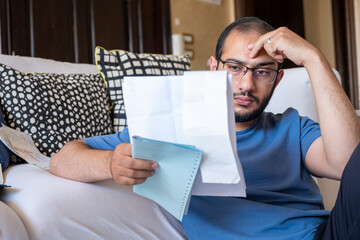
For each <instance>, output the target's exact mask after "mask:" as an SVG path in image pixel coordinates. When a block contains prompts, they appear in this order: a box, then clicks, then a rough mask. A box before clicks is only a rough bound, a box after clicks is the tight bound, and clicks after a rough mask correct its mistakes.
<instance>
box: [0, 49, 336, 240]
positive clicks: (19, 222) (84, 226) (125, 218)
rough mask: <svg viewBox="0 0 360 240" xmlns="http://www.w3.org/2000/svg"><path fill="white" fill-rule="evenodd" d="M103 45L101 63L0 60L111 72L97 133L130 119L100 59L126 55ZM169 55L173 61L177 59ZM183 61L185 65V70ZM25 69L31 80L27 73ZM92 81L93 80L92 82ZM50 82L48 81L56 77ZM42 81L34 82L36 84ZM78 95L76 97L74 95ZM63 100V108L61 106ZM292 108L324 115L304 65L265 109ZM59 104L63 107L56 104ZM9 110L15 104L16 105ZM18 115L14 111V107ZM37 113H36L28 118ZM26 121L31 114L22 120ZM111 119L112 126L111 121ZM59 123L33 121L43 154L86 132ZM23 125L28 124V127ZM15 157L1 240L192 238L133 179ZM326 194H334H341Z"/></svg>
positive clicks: (41, 68) (28, 66) (4, 193)
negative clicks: (58, 169) (129, 182)
mask: <svg viewBox="0 0 360 240" xmlns="http://www.w3.org/2000/svg"><path fill="white" fill-rule="evenodd" d="M97 50H98V52H99V55H98V58H97V62H96V64H75V63H66V62H60V61H54V60H50V59H42V58H35V57H20V56H8V55H0V63H1V64H3V65H6V66H10V67H11V68H12V69H15V70H18V71H19V72H21V73H26V72H38V73H44V74H45V80H46V81H49V80H48V78H49V76H48V75H46V73H54V74H60V75H64V74H65V73H66V74H78V73H82V74H85V75H95V76H96V77H95V78H94V79H95V80H96V79H97V77H99V75H100V77H101V78H103V79H105V83H106V84H103V85H101V81H100V82H99V84H98V85H97V86H103V89H102V90H101V91H103V90H104V91H103V94H102V95H101V97H104V100H102V101H101V102H102V103H101V104H103V105H102V108H104V109H106V108H107V109H106V111H103V109H102V110H101V111H96V112H101V113H99V114H103V115H101V116H98V117H97V118H100V117H101V118H103V120H102V121H101V122H96V123H95V125H94V126H97V125H99V124H100V125H107V126H102V127H103V128H97V127H93V128H88V129H86V131H88V130H89V129H92V130H91V131H90V130H89V131H90V132H91V134H92V135H99V134H101V132H102V133H104V132H107V131H121V130H122V129H123V128H124V127H125V126H126V119H125V120H124V119H122V118H121V116H123V115H124V112H123V106H122V104H123V102H122V99H117V100H119V101H118V103H115V104H114V102H116V101H117V100H116V99H115V98H116V97H118V96H116V95H118V94H119V92H120V90H121V89H120V90H119V86H118V85H117V83H115V82H111V81H112V80H111V79H109V76H110V77H118V73H117V72H116V71H115V70H109V69H111V66H110V67H104V66H101V64H103V63H104V61H105V60H106V61H107V60H108V61H110V62H111V61H113V62H116V61H115V60H114V59H118V60H119V59H120V60H121V57H120V58H118V57H119V56H120V55H121V54H120V55H116V54H119V52H116V54H115V55H113V56H111V54H112V52H111V51H106V50H104V49H101V48H99V49H97ZM101 51H102V53H101ZM104 52H105V54H104ZM126 54H129V53H126ZM138 57H139V56H136V58H138ZM157 57H159V56H157ZM165 60H168V59H165ZM170 61H173V59H172V60H170ZM187 61H188V60H186V59H185V60H184V62H185V65H184V66H185V68H184V69H183V70H188V67H189V66H188V65H187V64H188V62H187ZM148 64H150V65H152V64H153V63H144V62H143V61H142V62H141V64H140V65H142V67H143V70H144V69H145V70H146V66H148ZM177 64H180V63H176V66H178V65H177ZM110 65H111V64H110ZM180 65H181V64H180ZM137 66H139V64H137V63H135V62H132V63H131V64H130V65H128V66H122V67H123V68H122V70H121V71H124V72H125V73H124V72H123V73H124V74H125V75H126V74H130V75H131V74H134V73H135V74H136V73H138V74H144V72H139V70H137V69H136V68H137ZM144 66H145V67H144ZM174 66H175V65H174ZM184 66H182V67H184ZM124 67H127V69H126V70H124ZM182 67H180V70H181V68H182ZM99 69H100V73H99ZM2 70H4V67H1V66H0V71H2ZM145 70H144V71H145ZM6 71H7V74H8V73H9V70H8V69H7V70H6ZM10 71H13V70H10ZM109 71H110V72H109ZM167 71H168V72H165V73H164V72H151V71H150V72H146V71H145V72H146V74H149V75H153V74H160V75H161V74H181V72H173V71H172V70H171V71H170V70H167ZM12 73H13V72H12ZM19 74H20V73H18V74H17V75H16V76H20V75H19ZM5 75H6V74H3V75H0V76H1V77H4V76H5ZM120 75H121V73H120ZM21 76H23V77H24V79H25V78H26V77H27V76H28V75H21ZM55 77H56V78H55V79H56V81H57V79H58V78H57V77H59V76H58V75H55ZM24 79H21V78H20V77H19V82H20V85H19V86H20V88H21V89H22V85H25V82H22V81H25V80H24ZM94 79H90V80H94ZM71 80H72V81H70V82H68V83H67V84H66V85H61V86H62V87H63V88H64V86H65V87H66V88H69V89H70V88H71V84H75V83H73V82H74V81H75V82H76V81H77V79H71ZM80 80H81V81H82V80H83V79H82V78H80ZM80 80H79V81H80ZM37 81H38V79H37V80H36V81H35V82H34V83H33V84H38V83H37ZM46 81H45V82H46ZM46 83H48V82H46ZM86 84H89V83H88V82H87V83H86ZM47 85H48V86H49V85H51V84H47ZM54 86H55V85H54ZM37 88H45V86H44V84H39V86H37ZM37 88H35V89H34V91H35V90H36V89H37ZM54 88H55V87H54ZM50 90H52V89H50ZM2 91H3V93H2V94H3V95H0V96H4V98H5V95H6V94H7V93H6V90H2ZM4 91H5V92H4ZM101 91H100V92H101ZM98 92H99V91H98ZM64 94H65V93H64ZM66 94H68V93H66ZM79 94H80V93H79ZM87 94H91V91H90V90H89V91H88V92H87ZM93 94H95V93H93ZM97 94H98V93H97ZM31 98H32V97H31ZM54 98H55V97H54ZM69 98H71V94H69ZM83 98H85V96H83ZM98 98H99V96H97V95H96V97H94V98H92V97H91V96H89V98H88V100H87V102H88V103H89V104H88V105H89V106H90V107H91V106H94V107H95V106H97V107H98V104H99V101H98V100H99V99H98ZM59 99H60V98H59ZM60 100H61V99H60ZM60 100H59V101H60ZM65 100H68V98H65V99H64V101H65ZM74 101H78V100H76V99H75V100H74ZM92 101H93V102H92ZM48 102H50V103H51V102H52V100H51V99H50V100H49V101H47V102H45V103H44V102H43V103H42V105H41V108H40V109H39V110H38V111H39V112H38V114H37V115H35V116H42V115H41V114H42V111H43V110H44V109H51V104H46V103H48ZM55 102H56V101H55ZM90 103H91V104H90ZM6 104H9V105H10V103H8V102H4V101H2V105H3V106H2V109H3V111H7V110H6V107H7V106H4V105H6ZM48 105H50V106H48ZM114 105H115V106H114ZM80 106H81V105H80ZM89 106H86V107H89ZM30 107H31V106H30ZM60 107H61V108H63V106H60ZM77 107H78V106H77ZM110 107H111V109H112V110H111V111H109V108H110ZM288 107H294V108H296V109H298V111H299V112H300V114H302V115H307V116H309V117H311V118H312V119H314V120H318V117H317V110H316V105H315V103H314V96H313V94H312V90H311V84H310V81H309V78H308V75H307V73H306V70H305V69H304V68H294V69H286V70H285V74H284V78H283V81H281V83H280V84H279V85H278V87H277V88H276V90H275V92H274V95H273V98H272V100H271V101H270V103H269V105H268V107H267V109H266V111H271V112H274V113H278V112H283V111H284V110H285V109H286V108H288ZM57 108H59V107H58V106H57ZM84 108H85V106H84ZM11 110H13V109H12V108H11ZM55 110H59V109H55ZM55 110H54V114H55V113H56V114H58V113H59V112H61V111H60V110H59V111H57V112H56V111H55ZM62 110H63V109H62ZM49 111H50V110H49ZM89 111H90V110H89ZM116 111H118V112H116ZM30 113H31V112H30ZM30 113H29V114H30ZM6 114H8V116H7V118H8V121H10V123H9V122H7V124H8V123H9V125H10V127H14V128H17V129H21V126H20V125H21V124H22V122H21V121H18V122H17V121H16V120H15V118H16V116H12V117H9V115H11V114H9V113H6V112H5V113H4V115H6ZM14 114H15V115H16V112H15V113H14ZM29 114H26V115H29ZM91 114H93V113H91ZM91 114H90V115H91ZM119 116H120V117H119ZM19 117H22V118H21V119H23V118H24V117H23V116H19ZM82 117H83V116H78V118H80V119H81V118H82ZM45 118H46V117H45ZM9 119H10V120H9ZM31 119H33V118H30V120H29V122H30V123H31ZM104 119H105V120H104ZM11 121H13V122H11ZM23 121H28V120H27V119H25V120H24V119H23ZM77 121H78V120H77ZM79 121H80V120H79ZM84 121H85V120H84ZM93 122H95V120H93ZM66 124H67V123H66V121H64V122H63V125H65V126H66V128H65V130H66V129H68V128H69V126H71V122H70V123H69V124H68V125H66ZM85 124H87V125H89V123H88V122H85ZM91 124H92V123H91ZM96 124H97V125H96ZM40 125H41V124H40ZM42 125H43V124H42ZM108 125H111V126H110V127H109V126H108ZM53 126H54V128H52V129H50V130H49V129H47V130H46V129H45V130H46V131H45V130H42V129H41V127H40V126H37V127H35V130H36V131H37V132H41V133H42V134H43V135H41V134H39V136H38V135H36V134H37V132H34V133H33V132H31V131H32V130H31V129H34V127H33V128H31V129H30V130H29V131H28V132H30V133H32V134H33V135H34V139H35V141H36V143H37V146H38V147H39V149H40V150H41V151H42V152H43V153H44V154H45V155H49V156H51V154H52V153H53V152H56V151H57V150H58V149H59V148H60V147H61V146H62V145H63V144H64V143H65V142H66V141H69V140H72V139H76V138H81V137H87V136H84V135H82V134H83V133H82V132H78V133H71V134H73V135H71V134H70V133H69V132H66V131H65V133H61V132H60V131H59V132H57V131H56V129H55V125H53ZM56 126H57V125H56ZM46 127H47V126H45V128H46ZM86 127H87V126H82V125H79V128H80V129H81V128H86ZM57 128H58V127H57ZM54 129H55V130H54ZM35 130H34V131H35ZM70 130H71V129H70ZM24 131H27V130H26V129H25V130H24ZM56 134H57V135H56ZM47 135H56V136H58V140H56V141H55V140H48V142H46V141H47V140H46V137H47ZM44 139H45V140H46V141H45V140H44ZM59 139H61V141H63V142H61V141H60V140H59ZM49 145H51V146H53V149H49ZM50 148H51V147H50ZM54 148H55V150H54ZM12 161H13V163H12V164H10V166H9V168H7V169H6V170H5V171H4V173H3V175H4V180H5V183H6V184H7V185H10V186H11V188H4V189H1V190H0V196H1V202H0V212H1V213H0V239H13V240H14V239H21V240H24V239H77V240H81V239H86V240H89V239H186V238H187V237H186V234H185V232H184V230H183V228H182V226H181V223H179V222H178V221H177V220H176V219H175V218H174V217H173V216H171V215H170V214H169V213H167V212H166V211H165V210H164V209H162V208H161V207H160V206H159V205H157V204H156V203H154V202H152V201H151V200H149V199H146V198H144V197H141V196H139V195H137V194H135V193H133V192H132V188H131V187H129V186H122V185H118V184H116V183H115V182H114V181H113V180H106V181H100V182H95V183H81V182H75V181H71V180H68V179H63V178H60V177H57V176H54V175H52V174H51V173H49V172H48V171H45V170H43V169H40V168H38V167H35V166H33V165H30V164H27V163H23V162H22V160H21V159H17V158H16V157H14V156H13V159H12ZM240 161H241V159H240ZM335 188H336V187H335ZM326 197H327V198H328V197H329V198H331V197H332V198H335V196H326Z"/></svg>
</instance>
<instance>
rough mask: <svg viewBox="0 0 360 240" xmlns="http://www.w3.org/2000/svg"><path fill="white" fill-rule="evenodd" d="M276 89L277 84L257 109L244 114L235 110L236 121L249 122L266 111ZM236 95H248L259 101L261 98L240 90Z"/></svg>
mask: <svg viewBox="0 0 360 240" xmlns="http://www.w3.org/2000/svg"><path fill="white" fill-rule="evenodd" d="M274 90H275V84H274V86H273V88H272V89H271V91H270V93H269V94H268V95H267V96H265V97H264V99H263V100H262V101H261V103H260V105H259V107H258V108H257V109H255V110H254V111H252V112H249V113H244V114H239V113H236V112H235V122H249V121H252V120H254V119H255V118H257V117H258V116H260V114H261V113H262V112H263V111H264V109H265V108H266V106H267V105H268V103H269V101H270V99H271V96H272V95H273V93H274ZM236 95H246V96H248V97H250V98H252V99H253V100H254V102H256V103H259V102H260V101H259V98H257V97H255V96H254V95H252V94H251V93H249V92H239V93H234V96H236Z"/></svg>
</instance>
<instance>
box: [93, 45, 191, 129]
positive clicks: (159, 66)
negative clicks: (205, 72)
mask: <svg viewBox="0 0 360 240" xmlns="http://www.w3.org/2000/svg"><path fill="white" fill-rule="evenodd" d="M95 53H96V65H97V67H98V69H99V71H100V72H101V73H102V76H103V78H104V80H105V83H106V85H107V88H108V90H109V93H110V98H111V101H112V102H113V104H114V106H113V108H112V113H111V115H112V119H113V127H114V131H122V130H123V129H124V128H125V127H126V126H127V124H126V113H125V107H124V100H123V95H122V85H121V82H122V79H123V77H124V76H153V75H181V74H183V73H184V71H186V70H190V60H189V58H188V57H187V56H175V55H161V54H136V53H131V52H126V51H124V50H112V51H107V50H105V49H104V48H102V47H97V48H96V49H95Z"/></svg>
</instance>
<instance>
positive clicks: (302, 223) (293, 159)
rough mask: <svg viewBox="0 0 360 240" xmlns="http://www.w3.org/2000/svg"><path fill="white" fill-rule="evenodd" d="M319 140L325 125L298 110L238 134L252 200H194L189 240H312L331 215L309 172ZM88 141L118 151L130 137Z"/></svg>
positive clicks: (187, 219) (266, 117) (267, 116)
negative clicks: (311, 151) (308, 155)
mask: <svg viewBox="0 0 360 240" xmlns="http://www.w3.org/2000/svg"><path fill="white" fill-rule="evenodd" d="M319 136H320V129H319V125H318V124H317V123H315V122H313V121H312V120H310V119H308V118H306V117H300V116H299V114H298V112H297V111H296V110H293V109H289V110H287V111H286V112H284V113H283V114H281V115H280V114H279V115H274V114H271V113H262V114H261V116H260V117H259V118H257V119H256V120H255V121H254V122H253V123H252V124H251V125H250V126H249V127H248V128H247V129H245V130H243V131H240V132H237V133H236V138H237V149H238V155H239V158H240V161H241V164H242V167H243V171H244V177H245V181H246V186H247V190H246V192H247V197H246V198H238V197H209V196H203V197H200V196H192V198H191V201H190V207H189V210H188V213H187V215H185V216H184V218H183V221H182V224H183V226H184V229H185V231H186V233H187V235H188V237H189V239H207V240H208V239H252V240H253V239H261V240H263V239H276V240H279V239H312V238H313V236H314V234H315V231H316V229H317V227H318V225H319V224H320V223H321V222H322V221H323V220H324V219H325V218H326V217H327V216H328V215H329V211H326V210H324V206H323V202H322V196H321V194H320V191H319V189H318V187H317V185H316V183H315V182H314V180H313V179H312V177H311V174H310V173H309V172H308V171H307V170H306V169H305V166H304V159H305V155H306V153H307V150H308V148H309V146H310V145H311V144H312V142H313V141H314V140H315V139H317V138H318V137H319ZM84 140H85V142H86V143H87V144H88V145H89V146H90V147H92V148H100V149H114V148H115V147H116V145H117V144H119V143H121V142H129V136H128V131H127V129H126V130H124V131H123V132H122V133H116V134H114V135H109V136H100V137H94V138H89V139H84Z"/></svg>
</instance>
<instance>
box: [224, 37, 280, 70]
mask: <svg viewBox="0 0 360 240" xmlns="http://www.w3.org/2000/svg"><path fill="white" fill-rule="evenodd" d="M260 36H261V34H260V33H258V32H256V31H250V32H238V31H236V30H233V31H231V32H230V33H229V35H228V37H227V38H226V40H225V42H224V46H223V53H222V56H221V58H222V59H223V60H226V59H229V58H232V59H237V60H239V61H241V62H244V63H256V62H259V61H274V62H275V60H274V59H273V58H271V57H270V56H269V55H268V54H267V53H266V51H265V50H264V49H263V48H262V49H261V50H260V51H259V53H258V55H257V56H256V58H254V59H251V58H250V57H249V54H250V50H249V48H248V46H249V44H251V43H255V42H256V41H257V40H258V38H259V37H260Z"/></svg>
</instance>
